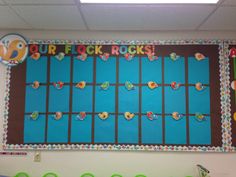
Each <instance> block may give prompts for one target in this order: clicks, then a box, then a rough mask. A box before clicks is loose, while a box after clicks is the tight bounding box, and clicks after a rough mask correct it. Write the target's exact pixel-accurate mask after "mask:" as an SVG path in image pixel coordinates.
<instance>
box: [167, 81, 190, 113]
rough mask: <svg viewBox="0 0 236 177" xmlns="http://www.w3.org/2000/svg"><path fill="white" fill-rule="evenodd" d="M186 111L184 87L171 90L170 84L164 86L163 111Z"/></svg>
mask: <svg viewBox="0 0 236 177" xmlns="http://www.w3.org/2000/svg"><path fill="white" fill-rule="evenodd" d="M173 112H179V113H181V114H185V113H186V95H185V87H180V88H179V89H177V90H173V89H172V88H171V87H170V86H168V87H165V113H168V114H172V113H173Z"/></svg>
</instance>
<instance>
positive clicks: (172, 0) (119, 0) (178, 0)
mask: <svg viewBox="0 0 236 177" xmlns="http://www.w3.org/2000/svg"><path fill="white" fill-rule="evenodd" d="M218 1H219V0H80V2H81V3H92V4H217V2H218Z"/></svg>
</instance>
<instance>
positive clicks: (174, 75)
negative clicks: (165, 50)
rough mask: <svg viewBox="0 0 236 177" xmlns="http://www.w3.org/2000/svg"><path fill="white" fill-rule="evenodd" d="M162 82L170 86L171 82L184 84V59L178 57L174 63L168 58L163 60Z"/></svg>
mask: <svg viewBox="0 0 236 177" xmlns="http://www.w3.org/2000/svg"><path fill="white" fill-rule="evenodd" d="M164 60H165V63H164V68H165V70H164V80H165V84H170V83H171V82H173V81H176V82H177V83H182V84H183V83H185V59H184V57H180V58H179V59H177V60H176V61H173V60H171V59H170V57H165V58H164Z"/></svg>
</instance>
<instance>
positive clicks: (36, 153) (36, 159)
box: [34, 152, 41, 162]
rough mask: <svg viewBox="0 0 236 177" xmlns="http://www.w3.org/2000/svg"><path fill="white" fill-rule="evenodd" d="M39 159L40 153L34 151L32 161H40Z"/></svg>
mask: <svg viewBox="0 0 236 177" xmlns="http://www.w3.org/2000/svg"><path fill="white" fill-rule="evenodd" d="M40 161H41V153H40V152H35V153H34V162H40Z"/></svg>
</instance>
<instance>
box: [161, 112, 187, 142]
mask: <svg viewBox="0 0 236 177" xmlns="http://www.w3.org/2000/svg"><path fill="white" fill-rule="evenodd" d="M186 143H187V135H186V118H185V117H183V118H182V119H180V120H175V119H173V118H172V117H170V116H167V117H166V118H165V144H186Z"/></svg>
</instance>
